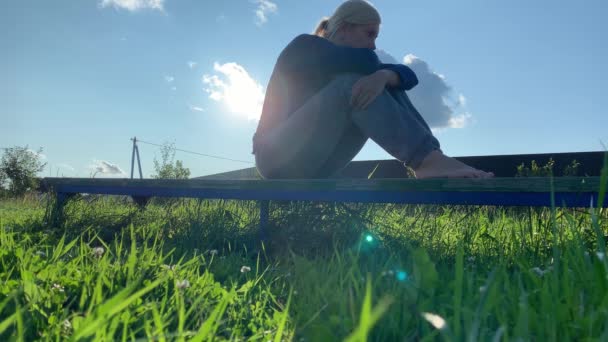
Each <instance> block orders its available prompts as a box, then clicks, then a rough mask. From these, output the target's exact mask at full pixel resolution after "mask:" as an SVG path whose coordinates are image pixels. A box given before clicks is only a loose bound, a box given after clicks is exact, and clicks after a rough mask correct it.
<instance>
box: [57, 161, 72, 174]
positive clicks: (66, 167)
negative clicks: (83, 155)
mask: <svg viewBox="0 0 608 342" xmlns="http://www.w3.org/2000/svg"><path fill="white" fill-rule="evenodd" d="M55 167H56V168H58V169H66V170H68V171H72V172H73V171H76V169H75V168H74V167H73V166H71V165H69V164H64V163H59V164H57V165H55Z"/></svg>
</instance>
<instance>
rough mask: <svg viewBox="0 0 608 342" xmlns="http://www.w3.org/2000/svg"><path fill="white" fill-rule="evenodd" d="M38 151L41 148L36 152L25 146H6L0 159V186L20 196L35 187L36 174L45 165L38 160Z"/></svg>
mask: <svg viewBox="0 0 608 342" xmlns="http://www.w3.org/2000/svg"><path fill="white" fill-rule="evenodd" d="M40 153H42V148H41V149H39V150H38V152H33V151H31V150H30V149H28V147H27V146H25V147H20V146H15V147H11V148H7V149H6V150H5V151H4V154H3V155H2V160H1V161H0V188H2V189H6V190H8V192H9V194H10V195H12V196H21V195H23V194H25V193H26V192H27V191H29V190H33V189H36V188H37V186H38V180H37V178H36V174H37V173H38V172H41V171H42V170H44V167H45V166H46V163H43V162H41V161H40Z"/></svg>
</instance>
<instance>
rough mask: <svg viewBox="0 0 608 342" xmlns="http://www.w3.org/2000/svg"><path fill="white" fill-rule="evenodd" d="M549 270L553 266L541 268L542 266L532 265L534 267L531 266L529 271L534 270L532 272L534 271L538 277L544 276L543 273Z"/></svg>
mask: <svg viewBox="0 0 608 342" xmlns="http://www.w3.org/2000/svg"><path fill="white" fill-rule="evenodd" d="M551 270H553V266H549V267H547V269H546V270H543V269H542V268H540V267H534V268H532V269H531V271H532V272H534V273H536V274H537V275H538V276H539V277H542V276H544V275H545V273H549V272H551Z"/></svg>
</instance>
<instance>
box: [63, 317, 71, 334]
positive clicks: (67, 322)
mask: <svg viewBox="0 0 608 342" xmlns="http://www.w3.org/2000/svg"><path fill="white" fill-rule="evenodd" d="M62 327H63V331H64V332H66V333H67V332H70V331H71V330H72V323H71V322H70V320H68V319H66V320H64V321H63V323H62Z"/></svg>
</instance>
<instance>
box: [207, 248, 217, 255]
mask: <svg viewBox="0 0 608 342" xmlns="http://www.w3.org/2000/svg"><path fill="white" fill-rule="evenodd" d="M209 254H211V255H216V254H217V249H212V250H210V251H209Z"/></svg>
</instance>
